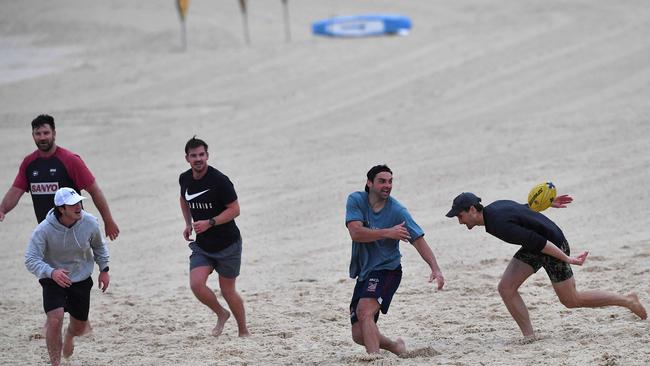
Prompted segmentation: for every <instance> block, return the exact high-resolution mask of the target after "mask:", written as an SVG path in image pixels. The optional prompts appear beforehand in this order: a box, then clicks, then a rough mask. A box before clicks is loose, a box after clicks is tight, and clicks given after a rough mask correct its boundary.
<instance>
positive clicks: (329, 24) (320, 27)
mask: <svg viewBox="0 0 650 366" xmlns="http://www.w3.org/2000/svg"><path fill="white" fill-rule="evenodd" d="M410 29H411V20H410V19H409V18H408V17H405V16H403V15H397V14H362V15H345V16H337V17H333V18H328V19H323V20H318V21H316V22H314V23H313V24H312V32H313V33H314V34H316V35H319V36H329V37H368V36H381V35H390V34H407V33H408V32H409V30H410Z"/></svg>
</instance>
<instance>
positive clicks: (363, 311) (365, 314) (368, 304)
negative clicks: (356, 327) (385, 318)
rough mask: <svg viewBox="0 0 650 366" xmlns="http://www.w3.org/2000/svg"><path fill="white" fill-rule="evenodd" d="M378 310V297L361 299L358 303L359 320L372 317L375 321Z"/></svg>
mask: <svg viewBox="0 0 650 366" xmlns="http://www.w3.org/2000/svg"><path fill="white" fill-rule="evenodd" d="M364 300H367V301H364ZM378 311H379V303H377V300H376V299H370V298H368V299H361V300H360V301H359V304H358V305H357V310H356V312H357V318H358V319H359V321H361V320H369V319H372V320H373V321H374V318H375V314H377V312H378Z"/></svg>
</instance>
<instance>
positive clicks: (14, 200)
mask: <svg viewBox="0 0 650 366" xmlns="http://www.w3.org/2000/svg"><path fill="white" fill-rule="evenodd" d="M23 193H25V191H23V190H22V189H20V188H16V187H14V186H11V188H9V190H8V191H7V193H6V194H5V196H4V198H3V199H2V203H0V221H3V220H4V219H5V215H6V214H8V213H9V211H11V210H13V208H14V207H16V205H17V204H18V201H19V200H20V197H21V196H22V195H23Z"/></svg>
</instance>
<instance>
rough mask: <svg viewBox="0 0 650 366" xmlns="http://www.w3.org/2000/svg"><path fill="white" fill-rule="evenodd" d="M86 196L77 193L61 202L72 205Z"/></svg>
mask: <svg viewBox="0 0 650 366" xmlns="http://www.w3.org/2000/svg"><path fill="white" fill-rule="evenodd" d="M85 199H86V197H83V196H80V195H78V194H75V195H73V196H70V197H68V199H67V200H66V201H65V202H64V203H63V204H64V205H68V206H72V205H76V204H77V203H79V202H81V201H83V200H85Z"/></svg>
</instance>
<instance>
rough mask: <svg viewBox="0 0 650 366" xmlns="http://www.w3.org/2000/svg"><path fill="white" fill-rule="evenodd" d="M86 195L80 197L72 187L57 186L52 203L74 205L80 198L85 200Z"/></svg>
mask: <svg viewBox="0 0 650 366" xmlns="http://www.w3.org/2000/svg"><path fill="white" fill-rule="evenodd" d="M85 199H86V197H82V196H81V195H79V193H77V191H75V190H74V189H72V188H68V187H62V188H59V190H58V191H56V193H55V194H54V205H55V206H63V205H69V206H72V205H76V204H77V203H79V202H81V200H85Z"/></svg>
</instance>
